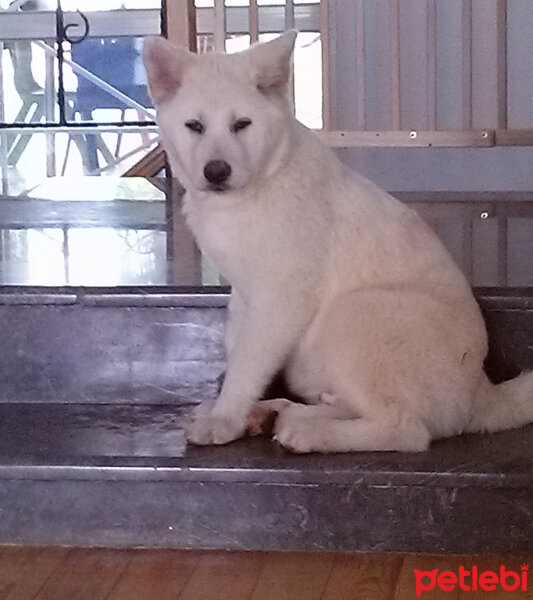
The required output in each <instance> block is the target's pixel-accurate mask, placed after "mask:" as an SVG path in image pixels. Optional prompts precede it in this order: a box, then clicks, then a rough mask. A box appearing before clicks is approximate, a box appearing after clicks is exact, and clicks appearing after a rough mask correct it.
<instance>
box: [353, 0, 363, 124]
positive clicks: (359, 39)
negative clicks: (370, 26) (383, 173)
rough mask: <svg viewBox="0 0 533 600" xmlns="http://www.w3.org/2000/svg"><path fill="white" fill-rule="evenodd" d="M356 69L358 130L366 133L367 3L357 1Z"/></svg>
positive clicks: (360, 0)
mask: <svg viewBox="0 0 533 600" xmlns="http://www.w3.org/2000/svg"><path fill="white" fill-rule="evenodd" d="M355 63H356V64H355V69H356V73H355V76H356V86H357V89H356V90H355V101H356V105H355V109H356V111H357V115H356V129H357V130H358V131H364V130H365V128H366V110H365V108H366V107H365V104H366V85H365V73H366V61H365V2H364V0H356V4H355Z"/></svg>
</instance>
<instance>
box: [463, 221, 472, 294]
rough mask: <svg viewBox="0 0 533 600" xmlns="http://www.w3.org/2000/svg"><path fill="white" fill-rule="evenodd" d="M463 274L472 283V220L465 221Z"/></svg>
mask: <svg viewBox="0 0 533 600" xmlns="http://www.w3.org/2000/svg"><path fill="white" fill-rule="evenodd" d="M463 272H464V274H465V277H466V278H467V279H468V281H469V282H470V283H472V278H473V274H474V245H473V224H472V218H471V217H470V216H468V218H466V219H465V220H464V221H463Z"/></svg>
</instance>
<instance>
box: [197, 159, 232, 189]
mask: <svg viewBox="0 0 533 600" xmlns="http://www.w3.org/2000/svg"><path fill="white" fill-rule="evenodd" d="M230 175H231V167H230V166H229V165H228V163H227V162H226V161H225V160H210V161H209V162H208V163H207V164H206V165H205V167H204V177H205V178H206V179H207V181H209V183H212V184H214V185H220V184H222V183H224V182H225V181H227V180H228V178H229V176H230Z"/></svg>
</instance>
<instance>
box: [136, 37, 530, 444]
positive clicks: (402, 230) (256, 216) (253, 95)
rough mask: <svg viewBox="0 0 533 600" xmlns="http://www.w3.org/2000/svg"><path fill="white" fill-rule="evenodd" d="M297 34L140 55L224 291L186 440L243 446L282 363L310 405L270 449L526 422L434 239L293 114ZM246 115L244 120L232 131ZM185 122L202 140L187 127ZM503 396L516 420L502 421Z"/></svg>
mask: <svg viewBox="0 0 533 600" xmlns="http://www.w3.org/2000/svg"><path fill="white" fill-rule="evenodd" d="M294 38H295V35H294V33H293V32H290V33H288V34H285V35H284V36H281V37H280V38H278V39H276V40H274V41H273V42H269V43H266V44H259V45H256V46H254V47H252V49H250V50H248V51H245V52H242V53H239V54H233V55H228V56H226V55H218V54H217V55H207V56H201V57H197V56H192V55H189V54H187V53H186V52H185V51H183V50H178V49H177V48H174V47H172V46H170V45H169V44H168V43H165V42H162V41H161V40H152V41H149V42H148V43H147V47H146V50H145V61H146V65H147V69H148V72H149V74H150V73H152V75H151V76H150V85H151V90H152V94H153V96H154V98H155V99H156V102H157V104H158V120H159V124H160V127H161V131H162V134H163V138H164V143H165V147H166V150H167V153H168V156H169V160H170V163H171V166H172V169H173V172H174V174H175V175H176V176H177V177H178V178H179V179H180V180H181V182H182V183H183V185H184V186H185V188H186V190H187V193H186V196H185V201H184V202H185V205H184V206H185V209H184V210H185V213H186V215H187V219H188V223H189V225H190V227H191V228H192V230H193V232H194V234H195V236H196V239H197V241H198V243H199V245H200V247H201V248H202V250H203V251H204V252H205V253H206V254H207V255H209V256H210V257H211V259H212V260H213V262H214V263H215V264H216V266H217V267H218V269H219V270H220V272H221V274H222V275H223V276H224V277H225V278H226V279H227V280H228V281H229V282H230V283H231V284H232V286H233V292H232V299H231V303H230V311H229V319H228V325H227V332H226V347H227V355H228V356H227V358H228V367H227V374H226V378H225V381H224V385H223V387H222V391H221V394H220V397H219V398H218V400H217V401H216V403H215V405H214V408H212V409H211V410H209V411H207V412H206V413H205V414H203V415H201V416H198V418H197V419H196V421H195V422H194V423H193V424H192V425H191V427H190V428H189V431H188V439H189V441H191V442H193V443H196V444H223V443H227V442H230V441H231V440H234V439H236V438H238V437H240V436H242V435H243V434H244V432H245V429H246V421H247V415H248V413H249V411H250V409H251V407H252V405H253V404H254V402H256V401H257V400H258V398H260V397H261V394H262V392H263V390H264V388H265V386H266V385H267V383H268V381H269V380H270V379H271V377H272V376H273V374H274V373H275V372H276V371H278V370H279V369H281V368H283V369H285V372H286V375H287V378H288V381H289V383H290V386H291V387H292V389H293V390H294V391H295V392H296V393H298V394H299V395H301V396H303V397H304V398H305V399H306V400H307V401H308V403H309V404H310V405H311V406H306V405H302V406H295V405H292V404H291V403H288V402H281V403H279V402H278V404H279V406H281V408H280V415H279V417H278V419H277V422H276V426H275V437H276V439H277V440H278V441H279V443H281V444H282V445H284V446H286V447H287V448H289V449H291V450H293V451H295V452H310V451H319V452H328V451H332V452H333V451H352V450H404V451H420V450H424V449H426V448H427V447H428V445H429V443H430V441H431V440H432V439H435V438H439V437H446V436H451V435H455V434H458V433H461V432H463V431H466V430H481V429H490V430H496V429H499V428H503V427H511V426H517V425H521V424H524V423H527V422H530V421H532V420H533V385H532V381H531V378H528V377H527V376H526V377H524V378H522V380H516V382H515V384H514V388H513V387H511V388H509V387H508V388H506V389H505V390H502V391H504V392H505V393H500V392H499V391H498V390H499V389H500V388H498V387H496V386H493V385H492V384H491V383H490V382H489V381H488V379H487V377H486V375H485V373H484V372H483V360H484V358H485V355H486V352H487V337H486V331H485V325H484V322H483V319H482V317H481V314H480V311H479V308H478V306H477V304H476V302H475V300H474V298H473V296H472V293H471V290H470V287H469V285H468V284H467V282H466V280H465V278H464V277H463V275H462V274H461V273H460V271H459V270H458V269H457V267H456V266H455V264H454V263H453V261H452V259H451V258H450V256H449V254H448V253H447V252H446V250H445V249H444V248H443V246H442V245H441V243H440V242H439V240H438V239H437V238H436V237H435V235H434V234H433V232H432V231H431V230H430V229H429V228H428V227H427V226H426V225H425V224H424V223H423V221H422V220H421V219H420V218H419V217H418V215H417V214H416V213H414V212H413V211H411V210H410V209H409V208H407V207H406V206H404V205H403V204H401V203H400V202H398V201H397V200H395V199H394V198H392V197H391V196H390V195H388V194H387V193H386V192H384V191H382V190H380V189H379V188H378V187H376V186H375V185H374V184H372V183H371V182H369V181H368V180H366V179H364V178H363V177H361V176H359V175H356V174H355V173H353V172H352V171H350V170H349V169H347V168H346V167H345V166H343V165H342V164H341V163H340V162H339V160H338V159H337V158H336V156H335V154H334V153H333V152H332V151H331V150H330V149H329V148H327V147H326V146H324V145H323V144H322V143H321V142H320V141H319V139H318V137H317V136H316V135H315V134H314V133H312V132H311V131H309V130H308V129H306V128H305V127H304V126H302V125H301V124H299V123H298V122H297V121H296V120H295V119H294V117H293V116H292V108H291V105H290V102H289V100H288V94H287V83H288V79H289V76H290V59H291V53H292V48H293V44H294ZM165 72H168V77H165ZM161 82H164V83H161ZM169 82H170V83H169ZM242 117H246V118H249V119H251V120H252V124H251V125H250V126H249V127H247V128H246V129H244V130H242V131H238V132H236V133H235V132H234V131H233V130H232V124H233V123H234V122H235V120H236V119H239V118H242ZM190 119H198V120H200V121H201V122H202V124H204V126H205V130H204V132H203V133H202V134H198V133H195V132H192V131H190V130H188V129H187V128H186V127H185V126H184V123H185V122H186V121H187V120H190ZM210 160H224V161H226V162H227V163H228V164H229V165H230V166H231V168H232V174H231V177H230V179H229V180H228V187H227V189H225V190H224V191H212V190H210V189H209V185H208V182H207V181H206V180H205V177H204V175H203V169H204V166H205V164H206V163H207V162H208V161H210ZM506 385H508V386H509V384H506ZM516 387H518V388H519V393H518V390H517V389H515V388H516ZM509 390H514V391H515V392H517V397H518V398H519V404H520V406H519V408H516V407H515V408H513V409H512V410H511V407H512V406H513V403H515V404H516V402H515V400H514V399H513V397H512V395H511V394H509ZM488 397H490V398H491V402H490V407H487V412H486V413H485V407H484V402H485V400H486V398H488ZM498 401H500V404H499V405H498ZM504 401H505V402H506V403H507V404H506V405H508V408H509V410H510V411H511V413H512V414H513V415H514V418H503V416H502V414H501V413H502V412H503V413H507V414H508V413H509V410H507V411H506V410H504V411H502V410H501V402H504ZM517 402H518V401H517ZM312 405H317V406H312ZM494 406H499V407H500V408H499V409H496V408H494ZM491 407H492V408H491ZM504 416H505V415H504Z"/></svg>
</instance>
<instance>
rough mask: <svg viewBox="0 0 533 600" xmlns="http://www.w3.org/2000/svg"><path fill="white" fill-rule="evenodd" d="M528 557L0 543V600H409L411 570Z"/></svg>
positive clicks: (448, 594)
mask: <svg viewBox="0 0 533 600" xmlns="http://www.w3.org/2000/svg"><path fill="white" fill-rule="evenodd" d="M524 562H525V563H526V564H529V563H530V562H532V561H529V560H528V559H525V560H524V559H519V558H508V557H506V558H496V557H483V558H476V557H444V558H443V557H431V556H383V555H365V554H328V553H317V554H298V553H270V552H264V553H259V552H254V553H245V552H185V551H173V550H88V549H78V548H75V549H63V548H28V547H0V600H33V599H35V600H104V599H106V600H178V599H179V600H415V599H416V597H417V596H416V591H415V578H414V574H413V569H420V570H431V569H436V568H437V569H439V570H451V571H454V572H456V573H457V572H458V569H459V565H463V566H465V568H468V566H472V565H474V564H475V565H477V566H478V568H479V571H480V572H481V571H484V570H495V569H496V570H498V569H499V565H500V564H502V563H503V564H504V565H505V566H506V568H507V569H513V570H516V571H517V572H520V564H522V563H524ZM530 578H531V582H532V585H530V586H529V588H531V591H527V592H523V591H516V592H509V591H503V590H499V591H498V590H496V591H493V592H485V591H477V592H472V591H461V590H456V591H442V590H438V589H434V590H433V591H426V592H422V593H421V596H420V597H421V598H426V599H427V600H437V599H442V600H458V599H460V600H467V599H470V598H472V600H476V599H480V598H487V599H488V600H501V599H503V598H506V599H507V600H514V599H516V600H525V599H528V600H531V599H533V574H531V575H530Z"/></svg>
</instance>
